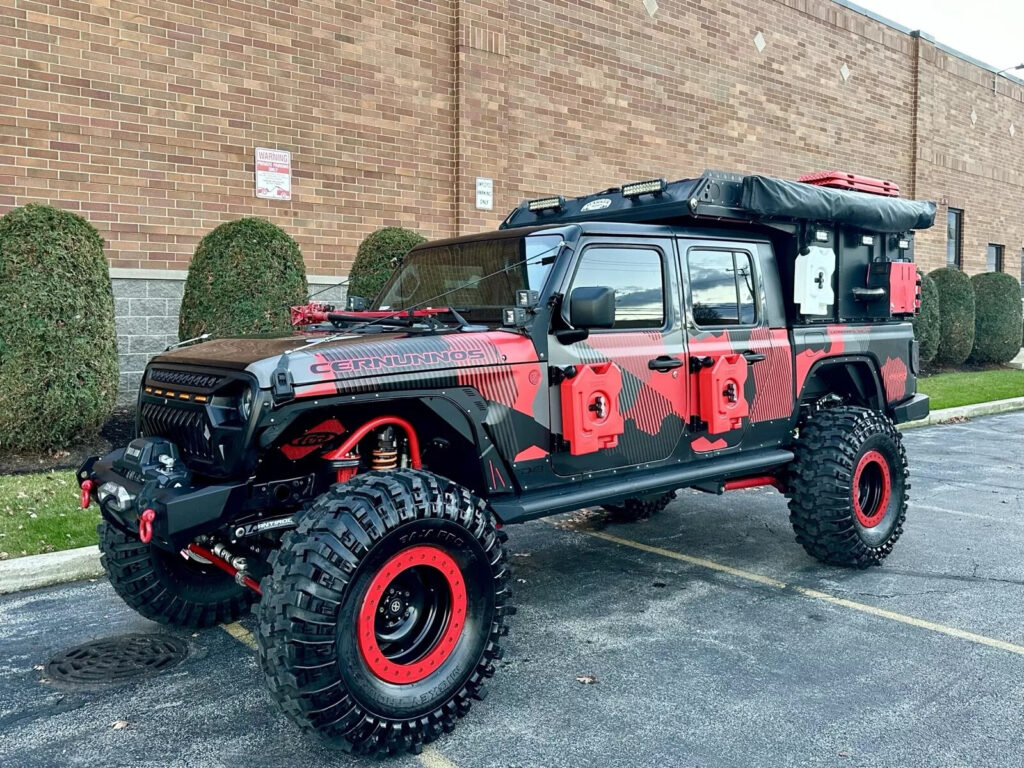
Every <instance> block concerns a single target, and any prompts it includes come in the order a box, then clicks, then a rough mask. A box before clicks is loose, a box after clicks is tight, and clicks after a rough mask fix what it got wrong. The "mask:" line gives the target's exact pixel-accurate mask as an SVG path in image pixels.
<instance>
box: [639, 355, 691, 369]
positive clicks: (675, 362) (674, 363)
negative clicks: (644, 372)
mask: <svg viewBox="0 0 1024 768" xmlns="http://www.w3.org/2000/svg"><path fill="white" fill-rule="evenodd" d="M682 366H683V361H682V360H680V359H679V358H676V357H669V356H668V355H662V356H661V357H656V358H654V359H653V360H648V361H647V367H648V368H650V369H651V370H652V371H671V370H672V369H673V368H681V367H682Z"/></svg>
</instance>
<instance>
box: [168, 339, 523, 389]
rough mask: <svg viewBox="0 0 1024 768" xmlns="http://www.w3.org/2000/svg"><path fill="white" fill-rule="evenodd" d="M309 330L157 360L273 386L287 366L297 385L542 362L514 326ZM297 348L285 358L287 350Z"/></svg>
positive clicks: (206, 346) (208, 345) (218, 343)
mask: <svg viewBox="0 0 1024 768" xmlns="http://www.w3.org/2000/svg"><path fill="white" fill-rule="evenodd" d="M309 340H310V337H309V336H302V335H295V336H288V337H284V338H276V339H216V340H213V341H207V342H205V343H203V344H197V345H195V346H191V347H184V348H182V349H176V350H172V351H170V352H165V353H163V354H161V355H158V356H157V357H155V358H154V359H153V363H154V364H159V363H174V364H176V365H191V366H207V367H214V368H231V369H235V370H246V371H248V372H249V373H252V374H253V375H255V376H256V378H257V379H258V380H259V383H260V386H261V387H269V386H270V381H271V376H272V374H273V372H274V371H275V370H276V369H278V368H279V367H281V366H282V365H283V366H285V367H287V369H288V371H290V373H291V376H292V382H293V384H294V385H295V386H296V387H302V386H304V385H310V384H320V383H324V382H333V381H338V380H340V379H345V380H348V379H364V378H369V377H374V378H376V377H380V376H388V375H394V374H410V373H420V372H423V373H427V372H437V371H445V370H453V369H462V368H469V367H478V366H500V365H512V364H516V363H531V362H537V354H536V351H535V350H534V348H533V344H532V342H531V341H530V340H529V339H528V338H526V337H524V336H522V335H520V334H518V333H514V332H510V331H487V332H471V333H459V332H455V333H442V334H436V335H422V334H409V333H386V334H379V335H373V336H365V335H361V336H350V337H347V338H346V337H342V338H340V339H338V340H336V341H332V342H326V343H322V344H317V345H315V346H310V347H309V348H308V349H306V348H304V346H305V345H306V344H307V342H308V341H309ZM287 350H294V351H292V352H291V353H290V354H288V355H287V356H286V357H285V358H284V360H282V357H281V356H282V355H283V354H284V353H285V352H286V351H287Z"/></svg>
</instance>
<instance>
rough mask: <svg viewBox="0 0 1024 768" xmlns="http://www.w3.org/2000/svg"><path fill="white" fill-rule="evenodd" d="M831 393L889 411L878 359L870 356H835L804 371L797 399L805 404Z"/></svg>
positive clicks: (875, 408)
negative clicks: (802, 383) (805, 372)
mask: <svg viewBox="0 0 1024 768" xmlns="http://www.w3.org/2000/svg"><path fill="white" fill-rule="evenodd" d="M831 392H835V393H837V394H841V395H844V396H846V397H848V398H849V397H852V398H853V399H854V402H855V403H856V404H860V405H864V406H866V407H868V408H872V409H873V410H876V411H886V412H887V411H888V408H887V403H886V397H885V388H884V386H883V385H882V375H881V370H880V367H879V363H878V360H877V359H876V358H875V357H874V356H872V355H870V354H858V355H837V356H835V357H826V358H823V359H821V360H818V361H817V362H815V363H814V365H813V366H811V369H810V370H809V371H808V372H807V378H806V379H805V380H804V385H803V389H802V390H801V391H800V393H799V396H798V400H799V402H800V403H807V402H810V401H813V400H816V399H818V398H819V397H821V396H823V395H827V394H829V393H831Z"/></svg>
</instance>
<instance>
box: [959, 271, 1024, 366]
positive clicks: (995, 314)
mask: <svg viewBox="0 0 1024 768" xmlns="http://www.w3.org/2000/svg"><path fill="white" fill-rule="evenodd" d="M971 285H972V286H973V287H974V305H975V314H974V317H975V333H974V349H972V350H971V356H970V358H968V359H969V360H970V362H972V363H977V364H979V365H980V364H984V363H998V364H1000V365H1001V364H1003V363H1008V362H1010V361H1011V360H1013V358H1014V357H1016V356H1017V353H1018V352H1020V344H1021V338H1020V336H1021V334H1020V329H1021V305H1020V283H1018V282H1017V278H1015V277H1014V276H1013V275H1008V274H1006V273H1005V272H985V273H984V274H981V275H975V276H974V277H972V278H971Z"/></svg>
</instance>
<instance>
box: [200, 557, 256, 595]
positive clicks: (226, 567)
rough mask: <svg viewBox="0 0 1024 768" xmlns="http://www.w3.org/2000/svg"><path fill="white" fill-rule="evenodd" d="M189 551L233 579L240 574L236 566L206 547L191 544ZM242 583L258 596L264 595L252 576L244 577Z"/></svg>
mask: <svg viewBox="0 0 1024 768" xmlns="http://www.w3.org/2000/svg"><path fill="white" fill-rule="evenodd" d="M188 551H189V552H194V553H195V554H197V555H199V556H200V557H201V558H203V559H204V560H209V561H210V562H211V563H213V564H214V565H215V566H217V567H218V568H220V569H221V570H222V571H224V573H226V574H228V575H229V576H231V577H232V578H234V577H235V576H236V575H237V574H238V569H237V568H235V566H233V565H232V564H231V563H229V562H228V561H227V560H224V559H223V558H220V557H217V555H215V554H213V552H211V551H210V550H208V549H206V547H201V546H199V545H198V544H189V545H188ZM242 583H243V584H245V586H247V587H248V588H249V589H251V590H252V591H253V592H255V593H256V594H257V595H260V596H262V595H263V593H262V592H261V591H260V585H259V584H258V583H257V582H256V579H254V578H252V577H250V576H243V577H242Z"/></svg>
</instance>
